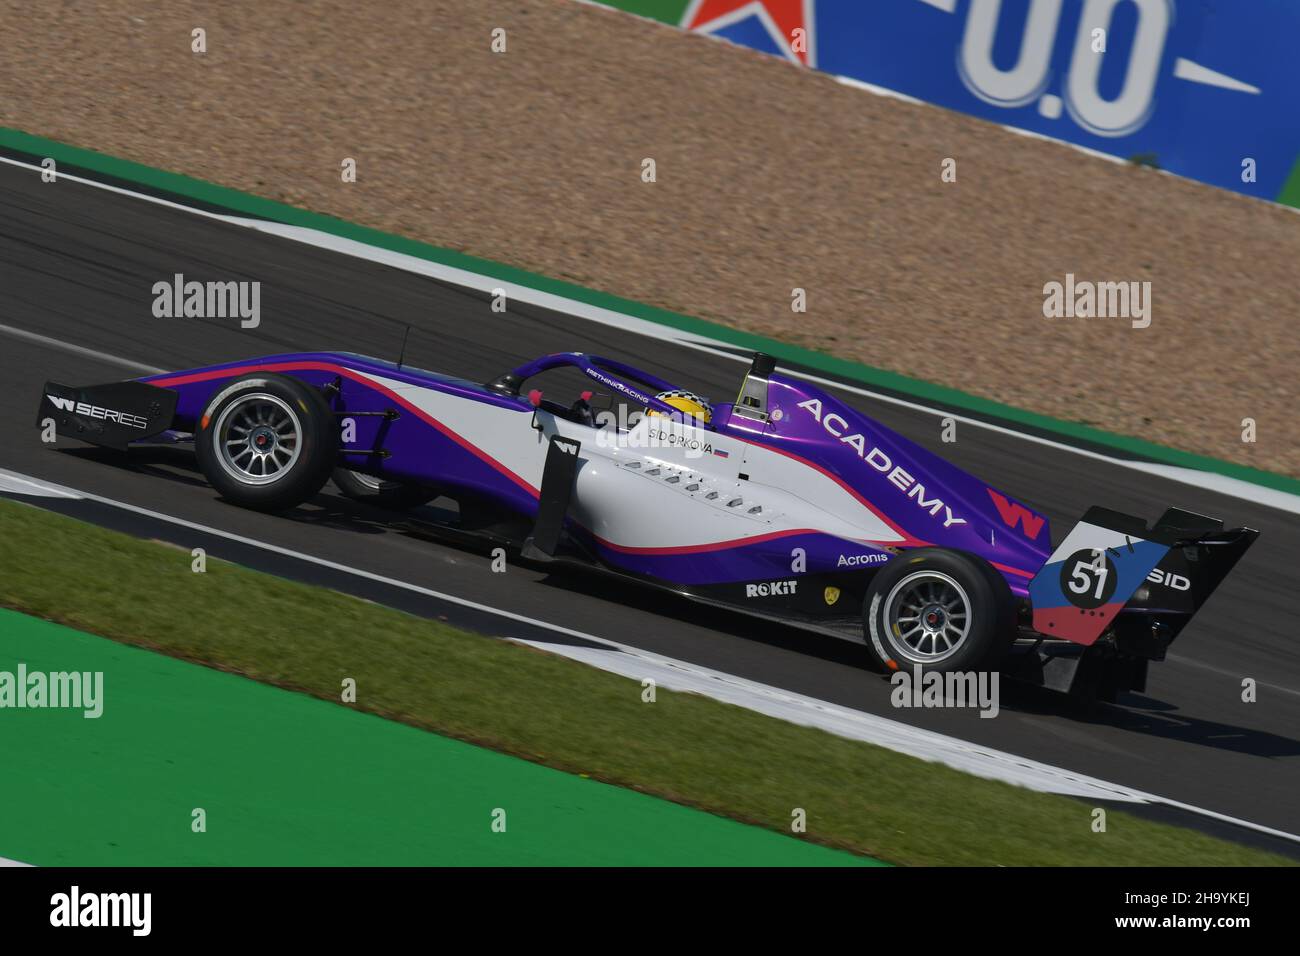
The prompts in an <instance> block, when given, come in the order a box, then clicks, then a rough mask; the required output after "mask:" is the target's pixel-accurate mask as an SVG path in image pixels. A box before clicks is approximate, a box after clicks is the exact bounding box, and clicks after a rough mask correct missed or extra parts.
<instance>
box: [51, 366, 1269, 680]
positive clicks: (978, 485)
mask: <svg viewBox="0 0 1300 956" xmlns="http://www.w3.org/2000/svg"><path fill="white" fill-rule="evenodd" d="M557 370H569V373H570V374H573V375H574V377H576V378H578V379H580V381H581V382H582V383H584V384H588V385H589V387H587V388H583V389H582V390H581V391H579V392H578V393H577V394H576V395H570V396H566V399H567V400H565V401H554V400H552V398H549V397H546V396H544V395H543V392H542V390H540V389H538V388H536V387H533V388H529V387H528V386H529V385H530V384H535V383H536V382H538V381H540V380H541V379H542V378H544V377H546V373H551V372H555V371H557ZM38 426H39V427H41V428H43V429H47V430H48V429H50V428H51V427H53V429H54V430H55V433H56V434H57V436H58V437H61V438H76V439H80V440H82V441H86V442H90V443H92V444H97V445H103V446H107V447H112V448H119V449H121V448H126V447H128V446H130V445H132V444H139V443H149V442H160V441H175V442H188V441H192V442H193V445H194V449H195V453H196V455H197V459H198V464H199V466H200V468H201V470H202V472H203V474H204V475H205V476H206V478H207V480H208V481H209V482H210V484H211V485H212V486H213V488H215V489H216V491H217V492H218V493H219V494H220V495H221V496H222V497H223V498H225V499H227V500H229V501H231V502H233V503H235V504H238V505H243V506H246V507H249V508H257V509H264V510H279V509H289V508H293V507H295V506H297V505H299V504H302V503H303V502H306V501H308V500H310V499H311V498H313V497H314V496H315V495H316V494H317V493H318V492H320V491H321V489H322V488H323V486H324V485H325V483H326V482H327V481H328V480H330V478H331V477H333V479H334V481H335V483H336V485H337V486H338V487H339V489H340V490H341V491H342V492H343V493H344V494H346V495H349V496H351V497H354V498H358V499H364V500H369V501H371V502H372V503H377V504H379V505H382V506H387V507H407V508H409V507H415V506H418V505H420V504H423V503H425V502H427V501H429V500H431V499H433V498H434V497H438V498H445V499H447V500H448V502H449V505H454V508H455V510H454V511H452V510H451V508H450V507H448V508H442V509H439V512H438V513H439V514H440V515H445V516H447V517H445V518H440V519H439V521H438V523H437V525H436V527H438V528H439V529H441V531H442V532H444V533H445V536H446V537H447V539H448V540H451V541H454V542H458V543H480V544H482V543H488V544H492V545H494V546H495V545H505V546H507V547H510V548H513V549H514V550H515V554H516V555H517V556H518V557H519V558H521V559H522V560H524V561H527V562H533V563H538V564H541V565H545V566H549V567H554V568H578V569H581V570H582V571H583V572H584V573H587V574H589V575H592V576H594V575H595V574H599V575H614V576H618V577H621V578H627V579H633V580H635V581H638V582H641V583H643V584H645V585H648V586H652V587H658V588H663V589H666V590H668V591H671V592H673V593H675V594H678V595H682V596H684V597H686V598H689V599H692V600H695V601H701V602H707V603H709V604H714V605H723V606H726V607H728V608H731V609H734V610H737V611H740V612H743V613H746V614H751V615H757V616H760V617H766V618H774V619H778V620H780V621H783V622H787V623H789V624H791V625H794V626H798V627H802V628H806V629H810V630H814V631H818V632H820V633H826V634H832V635H834V636H836V637H843V638H846V639H848V640H852V641H857V642H860V643H863V644H865V645H866V647H867V649H868V650H869V652H870V656H871V657H872V659H873V661H874V663H876V664H878V665H879V667H880V668H881V669H882V670H883V671H885V672H890V671H897V670H899V669H907V670H908V671H912V672H915V673H916V674H917V675H918V676H919V675H920V674H922V673H924V672H930V671H934V672H953V671H962V672H969V671H975V670H984V669H990V668H1000V669H1002V670H1003V671H1004V672H1005V673H1007V674H1009V675H1011V676H1013V677H1017V678H1020V679H1024V680H1029V681H1033V682H1036V683H1039V684H1042V685H1044V686H1048V687H1051V688H1054V689H1057V690H1063V691H1068V692H1071V693H1074V694H1080V695H1086V696H1090V697H1101V698H1105V699H1114V697H1115V695H1117V694H1118V693H1119V692H1121V691H1124V690H1142V689H1144V687H1145V681H1146V673H1147V663H1148V662H1149V661H1152V660H1161V659H1163V657H1164V655H1165V652H1166V650H1167V648H1168V647H1169V645H1170V643H1171V642H1172V641H1173V640H1174V639H1175V638H1176V637H1177V636H1178V635H1179V633H1180V632H1181V631H1182V629H1183V628H1184V626H1185V625H1186V624H1187V622H1188V620H1190V618H1191V617H1192V615H1193V614H1194V613H1195V612H1196V611H1197V610H1198V609H1199V608H1200V607H1201V605H1202V604H1203V603H1204V602H1205V600H1206V599H1207V598H1208V597H1209V595H1210V594H1211V593H1212V592H1213V591H1214V590H1215V588H1216V587H1217V586H1218V585H1219V582H1220V581H1222V580H1223V578H1224V577H1225V576H1226V575H1227V574H1228V572H1229V571H1230V570H1231V569H1232V567H1233V566H1234V565H1235V564H1236V563H1237V561H1238V560H1240V559H1241V557H1242V555H1243V554H1245V552H1246V551H1247V550H1248V549H1249V548H1250V546H1251V545H1252V544H1253V543H1254V541H1255V539H1256V538H1257V537H1258V532H1257V531H1254V530H1252V529H1249V528H1236V529H1233V530H1224V526H1223V523H1222V522H1221V521H1218V520H1216V519H1212V518H1206V517H1204V516H1201V515H1197V514H1193V513H1190V512H1187V511H1181V510H1178V509H1176V508H1170V509H1169V510H1167V511H1166V512H1165V513H1164V515H1163V516H1162V517H1160V518H1159V520H1157V521H1156V522H1155V524H1154V525H1152V526H1150V527H1148V526H1147V525H1146V522H1145V521H1143V520H1142V519H1140V518H1136V517H1132V516H1129V515H1125V514H1121V513H1118V512H1115V511H1111V510H1108V509H1105V508H1101V507H1094V508H1091V509H1090V510H1089V511H1088V512H1087V513H1086V514H1085V515H1084V516H1083V519H1082V520H1081V521H1080V522H1079V523H1078V524H1077V525H1075V527H1074V528H1073V529H1072V530H1071V531H1070V532H1069V533H1068V534H1066V535H1065V537H1064V538H1063V539H1062V540H1061V541H1060V543H1059V544H1058V546H1057V547H1056V548H1055V549H1054V548H1053V547H1052V535H1051V530H1050V527H1049V523H1048V520H1047V518H1046V517H1045V516H1044V515H1042V514H1040V513H1039V512H1037V511H1035V510H1034V509H1033V508H1031V507H1029V506H1027V505H1026V504H1024V503H1023V502H1021V501H1018V500H1016V499H1014V498H1012V497H1011V496H1010V495H1008V494H1006V493H1005V492H1003V491H1000V490H999V489H997V488H994V487H992V486H991V485H989V484H987V483H985V482H983V481H981V480H979V479H978V478H975V477H973V476H971V475H969V474H967V473H966V472H964V471H962V470H960V469H959V468H957V467H955V466H954V465H952V464H950V463H949V462H947V461H945V460H944V459H943V458H941V457H939V456H938V455H936V454H934V453H933V452H930V451H928V450H926V449H925V448H923V447H921V446H920V445H918V444H916V443H914V442H912V441H910V440H908V439H907V438H904V437H903V436H902V435H899V434H897V433H895V432H893V431H891V430H890V429H888V428H886V427H885V426H883V425H882V424H880V423H879V422H877V421H874V420H873V419H871V418H869V417H868V416H867V415H865V414H863V413H862V412H861V411H859V410H858V409H856V408H854V407H852V406H850V405H848V404H847V403H845V402H844V401H842V400H840V399H839V398H836V397H835V396H833V395H832V394H831V393H830V392H828V391H826V390H824V389H821V388H818V387H817V386H815V385H813V384H812V383H810V382H808V381H806V380H804V379H801V378H799V377H797V376H795V375H791V374H785V373H783V372H780V371H778V370H777V369H776V363H775V361H774V359H772V358H771V357H770V356H767V355H763V354H756V355H755V356H754V358H753V362H752V365H751V367H750V368H749V371H748V373H747V374H746V376H745V378H744V380H743V381H742V382H741V385H740V389H739V392H738V394H737V396H736V399H735V401H733V402H726V403H718V404H711V403H710V402H708V400H707V399H705V398H704V397H702V396H700V395H698V394H696V393H694V392H692V391H690V390H687V389H684V388H682V387H681V386H680V385H678V384H677V383H673V382H669V381H666V380H664V379H661V378H660V377H658V376H657V375H654V374H652V373H649V372H645V371H642V370H639V369H636V368H633V367H632V366H630V365H627V364H625V363H623V362H619V361H614V360H612V359H608V358H601V357H599V356H595V355H589V354H586V353H582V352H564V353H557V354H553V355H547V356H543V357H541V358H539V359H536V360H535V361H532V362H529V363H528V364H526V365H523V366H520V367H519V368H516V369H514V370H513V371H510V372H507V373H505V374H503V375H501V376H500V377H499V378H496V379H494V380H492V381H490V382H486V383H482V384H480V383H477V382H473V381H469V380H466V379H463V378H456V377H452V376H449V375H443V374H439V373H436V372H430V371H424V370H422V369H417V368H412V367H409V366H406V365H404V364H401V363H400V362H399V363H393V362H389V361H384V360H381V359H377V358H370V357H367V356H362V355H357V354H353V353H343V352H316V353H305V354H291V355H275V356H269V357H263V358H256V359H250V360H247V361H241V362H233V363H229V364H224V365H215V366H209V367H205V368H196V369H190V370H188V371H181V372H172V373H165V374H161V375H153V376H149V377H146V378H142V379H138V380H133V381H127V382H118V383H113V384H108V385H97V386H89V387H80V388H76V387H69V386H65V385H60V384H57V383H54V382H49V383H47V384H46V386H45V390H44V393H43V395H42V396H41V400H40V410H39V413H38ZM593 573H594V574H593Z"/></svg>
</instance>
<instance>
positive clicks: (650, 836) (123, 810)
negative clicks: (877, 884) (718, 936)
mask: <svg viewBox="0 0 1300 956" xmlns="http://www.w3.org/2000/svg"><path fill="white" fill-rule="evenodd" d="M20 661H21V662H22V663H23V664H25V665H26V667H27V669H28V672H29V673H30V672H31V671H35V670H41V671H45V672H51V671H54V672H58V671H77V672H95V671H98V672H101V673H102V674H103V675H104V688H105V690H104V703H103V711H102V714H101V716H100V717H98V718H96V719H91V720H88V719H86V718H85V717H83V715H82V712H81V711H71V710H14V711H0V743H2V746H3V753H4V755H5V758H4V759H5V779H6V787H5V810H6V812H5V813H4V814H3V815H0V851H3V852H4V853H5V854H12V855H13V856H17V857H18V858H19V859H21V860H23V861H24V862H30V863H36V864H39V865H42V866H124V865H125V866H137V865H139V866H178V865H201V866H232V865H240V866H264V865H266V866H272V865H273V866H354V865H374V866H431V865H437V866H480V865H490V866H502V865H505V866H528V865H547V866H568V865H588V866H601V865H622V866H630V865H644V866H661V865H663V866H694V865H729V866H747V865H768V866H782V865H792V866H841V865H849V866H852V865H873V864H874V863H875V861H873V860H870V859H867V858H866V857H860V856H853V855H851V854H848V853H844V852H841V851H838V850H831V849H828V848H826V847H821V846H817V845H815V844H812V843H807V842H803V841H800V840H795V839H791V838H790V837H788V836H784V835H782V834H779V833H774V832H772V831H771V830H764V829H762V828H760V827H752V826H745V825H743V824H741V823H737V822H735V821H734V820H728V819H726V818H724V817H720V816H715V815H714V814H710V813H702V812H700V811H699V810H693V809H690V808H688V807H683V806H679V805H677V804H675V803H670V802H668V801H667V800H659V799H656V798H654V797H650V796H647V795H645V794H641V793H636V792H635V791H632V790H625V789H623V788H621V787H613V786H610V785H608V784H604V783H599V782H597V781H594V780H588V779H583V778H582V777H580V776H575V775H573V774H567V773H561V772H560V771H558V770H552V769H550V768H549V767H543V766H539V765H538V764H535V763H528V762H526V761H523V760H519V759H518V758H516V757H509V756H506V755H505V754H500V753H496V752H494V751H492V750H488V749H486V748H483V747H475V746H472V745H470V744H466V743H462V742H460V741H458V740H452V739H450V738H448V737H443V736H439V735H437V734H430V733H426V732H424V731H422V730H417V729H415V728H414V727H408V726H404V725H403V724H400V723H395V722H392V721H387V720H381V719H379V718H378V717H373V716H370V715H368V714H364V713H356V712H354V711H352V710H350V709H348V708H345V707H339V706H334V705H332V704H328V703H326V702H324V701H320V700H316V699H314V698H311V697H306V696H304V695H302V694H293V693H290V692H288V691H284V690H279V689H277V688H274V687H268V686H267V685H265V684H259V683H256V682H255V681H250V680H244V679H242V678H240V677H235V676H233V675H231V674H223V673H221V672H219V671H215V670H210V669H209V668H206V667H199V666H198V665H196V664H189V663H185V662H184V661H178V660H175V659H173V658H170V657H163V656H160V655H158V654H153V653H150V652H148V651H143V650H140V649H138V648H134V647H126V646H124V645H122V644H118V643H115V642H113V641H108V640H105V639H104V638H102V637H93V636H90V635H87V634H83V633H82V632H80V631H75V630H72V629H70V628H66V627H63V626H62V625H59V624H52V623H50V622H48V621H42V620H40V619H39V618H34V617H28V616H26V615H22V614H18V613H15V612H13V611H4V610H0V669H3V670H7V671H9V672H10V673H14V672H15V671H16V669H17V664H18V662H20ZM196 809H201V810H202V812H203V820H204V830H203V831H202V832H195V830H194V826H193V824H194V820H195V817H194V811H195V810H196ZM494 819H495V821H497V822H498V825H502V824H503V825H504V829H494V828H493V824H494Z"/></svg>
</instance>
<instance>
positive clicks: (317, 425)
mask: <svg viewBox="0 0 1300 956" xmlns="http://www.w3.org/2000/svg"><path fill="white" fill-rule="evenodd" d="M194 447H195V451H196V452H197V454H198V459H199V467H200V468H201V469H202V471H203V474H204V476H205V477H206V478H207V479H208V482H209V483H210V484H211V485H212V487H213V488H215V489H216V490H217V492H218V493H219V494H220V495H221V497H222V498H225V499H226V500H227V501H230V502H232V503H234V504H237V505H242V506H243V507H245V508H253V509H256V510H258V511H279V510H283V509H286V508H292V507H295V506H296V505H300V504H302V503H303V502H304V501H307V500H309V499H311V498H312V497H314V496H315V495H316V493H317V492H318V491H320V490H321V488H322V487H323V486H324V484H325V482H326V480H327V479H328V478H329V476H330V472H331V471H332V470H333V468H334V465H335V464H336V462H337V460H338V425H337V423H336V422H335V418H334V413H333V411H331V410H330V407H329V404H328V403H327V402H326V401H325V397H324V396H323V395H322V394H321V393H320V392H318V391H317V390H316V389H314V388H311V387H310V386H308V385H305V384H303V383H302V382H300V381H298V380H297V379H293V378H287V377H285V376H283V375H269V374H264V373H252V374H249V375H244V376H241V377H239V378H237V379H235V380H233V381H232V382H230V383H229V384H228V385H226V386H225V387H224V388H222V389H221V390H220V391H218V392H217V393H216V394H215V395H213V396H212V398H211V399H210V400H209V402H208V405H207V407H206V408H205V409H204V410H203V415H202V417H201V418H200V419H199V428H198V431H197V433H196V434H195V436H194Z"/></svg>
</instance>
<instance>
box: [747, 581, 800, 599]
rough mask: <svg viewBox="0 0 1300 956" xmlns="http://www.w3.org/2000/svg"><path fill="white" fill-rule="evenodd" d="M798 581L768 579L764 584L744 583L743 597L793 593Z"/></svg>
mask: <svg viewBox="0 0 1300 956" xmlns="http://www.w3.org/2000/svg"><path fill="white" fill-rule="evenodd" d="M798 586H799V582H798V581H769V582H767V583H766V584H746V585H745V597H751V598H754V597H776V596H778V595H781V594H794V593H795V590H796V589H797V588H798Z"/></svg>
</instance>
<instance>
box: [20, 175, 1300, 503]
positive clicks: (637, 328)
mask: <svg viewBox="0 0 1300 956" xmlns="http://www.w3.org/2000/svg"><path fill="white" fill-rule="evenodd" d="M0 163H6V164H8V165H10V166H18V167H21V168H23V169H30V170H32V171H33V172H34V173H36V174H37V175H39V174H40V173H41V172H42V169H41V167H40V166H36V165H33V164H31V163H25V162H22V161H21V160H16V159H10V158H9V157H5V156H0ZM59 179H66V180H68V181H70V182H75V183H80V184H82V185H86V186H91V187H93V188H95V189H103V190H106V191H108V192H112V193H116V194H118V195H122V196H130V197H132V198H135V199H139V200H142V201H144V202H149V203H153V204H155V205H158V206H163V207H166V208H168V209H176V210H180V211H183V212H187V213H190V214H191V215H195V216H200V217H203V218H205V219H212V220H215V221H217V222H224V223H227V224H229V225H233V226H240V227H243V228H246V229H253V230H256V231H258V232H265V233H268V234H270V235H274V236H278V237H280V238H283V239H289V240H292V241H294V242H300V243H303V244H305V245H310V246H315V247H316V248H319V249H327V250H330V251H332V252H337V253H340V254H342V255H347V256H352V257H353V258H358V259H365V260H367V261H369V262H376V263H379V264H381V265H387V266H390V267H392V268H395V269H401V270H403V271H404V272H412V273H415V274H417V275H423V276H426V277H428V278H431V279H436V280H438V281H441V282H449V283H451V284H453V285H459V286H462V287H464V288H469V289H474V290H475V291H478V292H487V293H493V292H495V291H496V290H498V289H500V290H502V291H504V292H505V294H506V298H507V300H510V299H515V300H518V301H520V302H527V303H528V304H530V305H535V306H539V307H541V308H546V309H551V310H553V311H556V312H562V313H564V314H566V315H571V316H573V317H574V318H580V319H586V320H588V321H591V322H596V323H598V324H600V325H606V326H611V327H613V328H617V329H619V330H621V331H623V332H630V333H633V334H636V335H643V336H648V337H650V338H653V339H655V340H657V341H664V340H665V339H669V340H671V341H672V342H674V343H675V344H677V345H680V346H682V347H683V348H689V349H693V350H695V351H699V352H706V353H708V354H710V355H715V356H719V357H721V358H725V359H728V360H730V361H733V362H740V363H744V364H748V362H749V359H747V358H745V357H743V356H738V355H736V354H734V352H732V351H728V349H734V348H735V346H732V345H729V344H728V343H726V342H723V341H720V340H718V339H713V338H710V337H708V336H704V335H698V334H696V333H694V332H683V331H680V330H677V329H673V328H671V327H669V326H664V325H660V324H659V323H656V322H650V321H648V320H646V319H641V318H637V317H636V316H632V315H627V314H626V313H623V312H617V311H614V310H612V309H605V308H601V307H600V306H594V305H588V304H587V303H585V302H579V301H577V300H575V299H569V298H565V297H564V296H559V295H555V294H553V293H550V292H542V291H540V290H538V289H534V288H532V287H530V286H525V285H519V284H517V283H512V282H503V281H500V280H497V279H493V278H491V277H490V276H484V275H480V274H479V273H477V272H470V271H469V270H466V269H457V268H454V267H452V266H445V265H442V264H441V263H437V262H431V261H429V260H427V259H421V258H418V257H417V256H410V255H407V254H405V253H401V252H393V251H390V250H388V249H382V248H380V247H378V246H371V245H367V244H366V243H363V242H357V241H356V240H354V239H345V238H343V237H341V236H335V235H333V234H331V233H326V232H321V231H320V230H317V229H308V228H305V227H303V226H289V225H285V224H283V223H278V222H270V221H266V220H260V219H249V218H246V217H242V216H229V215H224V214H221V213H213V212H208V211H206V210H203V209H195V208H194V207H192V206H186V205H183V204H181V203H177V202H173V201H171V200H169V199H162V198H159V197H157V196H149V195H146V194H144V193H138V192H133V191H132V190H129V189H124V188H122V187H121V186H111V185H109V184H107V183H101V182H97V181H95V180H93V179H87V178H85V177H82V176H75V175H72V174H69V173H59ZM7 328H8V327H7V326H4V327H0V331H4V330H5V329H7ZM16 331H21V330H16ZM23 334H24V335H25V336H27V337H32V336H35V333H30V332H26V333H23ZM35 337H36V338H39V339H45V337H44V336H35ZM45 344H49V345H52V346H54V347H63V346H66V347H67V349H69V350H76V351H78V352H82V351H83V350H82V347H81V346H77V345H71V344H69V343H60V342H58V341H57V340H54V339H45ZM88 351H91V354H93V355H94V356H95V357H100V358H106V356H103V355H101V353H99V352H94V351H93V350H88ZM121 361H124V362H126V361H129V360H125V359H123V360H121ZM145 367H146V368H148V366H145ZM151 371H162V370H161V369H151ZM792 374H793V373H792ZM798 377H800V378H803V379H805V380H807V381H810V382H816V383H818V384H820V385H826V386H829V387H832V388H836V389H839V390H841V391H844V392H848V393H851V394H854V395H860V396H863V397H865V398H869V399H872V400H873V401H879V402H887V403H889V404H891V405H898V406H900V407H903V408H910V409H912V410H914V411H919V412H923V413H925V414H929V415H936V416H940V417H950V418H952V419H953V420H954V421H958V422H961V423H963V424H966V425H970V426H972V427H975V428H982V429H985V430H987V431H992V432H995V433H997V434H1001V435H1007V436H1009V437H1012V438H1018V439H1020V440H1021V441H1025V442H1029V443H1031V444H1035V445H1039V446H1042V447H1045V448H1052V449H1055V450H1057V451H1063V452H1067V453H1069V454H1074V455H1080V456H1082V457H1085V458H1089V459H1092V460H1093V461H1100V462H1104V463H1106V464H1108V465H1113V466H1115V467H1117V468H1127V469H1129V470H1131V471H1137V472H1140V473H1143V474H1147V475H1154V476H1157V477H1160V478H1165V479H1168V480H1169V481H1176V482H1180V483H1182V484H1186V485H1192V486H1194V487H1198V488H1203V489H1205V490H1208V491H1213V492H1217V493H1219V494H1223V495H1229V496H1231V497H1234V498H1238V499H1241V500H1243V501H1249V502H1251V503H1254V504H1261V505H1265V506H1267V507H1270V508H1276V509H1278V510H1280V511H1285V512H1289V513H1290V514H1297V515H1300V495H1293V494H1290V493H1288V492H1285V491H1277V490H1275V489H1272V488H1266V487H1264V486H1263V485H1257V484H1254V483H1252V482H1248V481H1243V480H1241V479H1239V478H1230V477H1228V476H1226V475H1220V474H1217V473H1215V472H1208V471H1201V470H1199V469H1195V468H1183V467H1180V466H1177V465H1164V464H1150V463H1147V462H1139V461H1128V460H1126V459H1123V458H1114V457H1112V456H1110V455H1105V454H1102V453H1100V452H1095V451H1089V450H1086V449H1083V448H1078V447H1076V446H1074V445H1070V444H1067V443H1065V442H1060V441H1054V440H1052V439H1050V438H1044V437H1042V436H1039V435H1033V434H1029V433H1027V432H1021V431H1016V430H1015V429H1013V428H1008V427H1006V426H1003V425H995V424H993V423H991V422H986V421H982V420H981V419H979V418H972V417H969V416H966V415H961V414H956V413H953V412H952V411H948V410H945V409H940V408H935V407H933V406H930V405H925V404H922V403H920V402H914V401H910V400H908V399H903V398H898V397H897V396H894V395H886V394H883V393H881V392H874V391H872V390H870V389H865V388H860V387H858V386H856V385H849V384H846V383H844V382H839V381H836V380H834V379H829V378H823V377H821V376H817V375H808V374H802V373H801V374H799V375H798Z"/></svg>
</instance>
